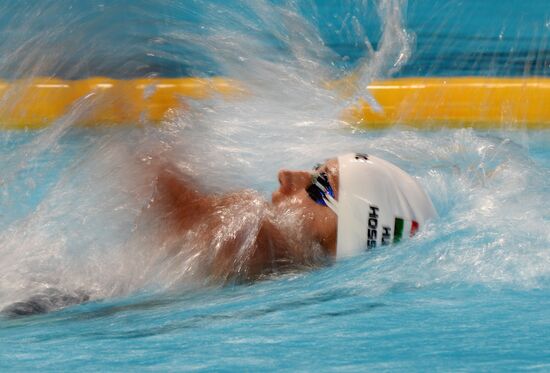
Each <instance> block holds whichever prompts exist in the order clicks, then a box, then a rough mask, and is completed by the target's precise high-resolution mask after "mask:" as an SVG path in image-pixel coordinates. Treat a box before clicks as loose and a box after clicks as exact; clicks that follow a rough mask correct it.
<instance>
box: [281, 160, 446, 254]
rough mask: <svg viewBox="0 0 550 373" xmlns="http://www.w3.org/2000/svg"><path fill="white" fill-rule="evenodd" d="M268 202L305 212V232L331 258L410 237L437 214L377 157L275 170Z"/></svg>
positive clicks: (408, 182)
mask: <svg viewBox="0 0 550 373" xmlns="http://www.w3.org/2000/svg"><path fill="white" fill-rule="evenodd" d="M279 183H280V188H279V190H277V191H276V192H275V193H273V197H272V199H273V203H274V204H275V205H283V206H286V207H291V208H300V209H301V210H302V211H303V212H304V225H305V229H306V230H307V231H308V232H310V233H311V235H312V236H313V238H314V239H316V240H318V241H319V242H320V243H321V244H322V245H323V246H324V247H325V248H326V249H327V250H328V251H329V252H330V253H331V254H333V255H336V256H338V257H343V256H349V255H355V254H357V253H360V252H362V251H365V250H368V249H371V248H375V247H378V246H382V245H387V244H391V243H396V242H399V241H400V240H401V239H404V238H405V237H408V236H412V235H413V234H414V233H415V232H416V231H417V230H418V229H419V228H420V227H422V226H423V225H424V223H425V221H426V220H428V219H430V218H431V217H434V216H435V215H436V212H435V210H434V208H433V205H432V202H431V201H430V199H429V197H428V196H427V195H426V193H425V192H424V190H423V189H422V188H421V187H420V186H419V185H418V184H417V183H416V181H415V180H414V179H413V178H412V177H411V176H410V175H408V174H407V173H406V172H404V171H403V170H401V169H400V168H398V167H397V166H395V165H393V164H391V163H389V162H387V161H384V160H382V159H380V158H377V157H374V156H370V155H365V154H358V153H350V154H345V155H342V156H339V157H338V158H336V159H331V160H329V161H327V162H326V163H325V164H323V165H319V166H316V167H315V169H314V170H313V172H307V171H287V170H282V171H280V172H279Z"/></svg>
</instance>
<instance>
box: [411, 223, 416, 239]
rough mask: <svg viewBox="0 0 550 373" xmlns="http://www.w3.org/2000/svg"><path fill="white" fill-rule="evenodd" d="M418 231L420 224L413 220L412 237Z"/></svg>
mask: <svg viewBox="0 0 550 373" xmlns="http://www.w3.org/2000/svg"><path fill="white" fill-rule="evenodd" d="M417 231H418V223H417V222H416V221H414V220H413V221H412V224H411V237H412V236H414V235H415V234H416V232H417Z"/></svg>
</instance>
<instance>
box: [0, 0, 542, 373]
mask: <svg viewBox="0 0 550 373" xmlns="http://www.w3.org/2000/svg"><path fill="white" fill-rule="evenodd" d="M329 3H330V4H329ZM0 25H3V26H0V32H2V34H3V35H5V36H6V37H5V38H4V39H3V40H0V52H2V53H0V56H1V57H0V77H1V78H3V79H15V78H20V77H24V76H42V75H46V76H57V77H60V78H64V79H78V78H85V77H89V76H99V75H103V76H109V77H113V78H118V79H124V78H133V77H140V76H150V77H156V76H215V75H224V76H230V77H233V78H236V79H239V81H242V82H244V83H245V84H247V86H248V87H249V88H250V89H251V91H252V92H254V95H251V97H247V98H246V99H243V100H239V101H227V100H224V99H223V98H219V97H214V98H212V99H210V100H205V101H197V102H194V101H186V102H185V104H186V105H187V106H188V107H190V108H191V110H176V111H174V112H173V113H171V114H170V116H168V117H167V119H166V121H165V123H164V124H163V125H162V126H158V127H150V126H122V127H116V128H114V127H108V126H106V127H100V128H82V127H79V126H78V125H77V123H78V117H79V115H80V114H81V113H82V112H85V111H86V110H87V109H88V108H89V105H93V104H94V102H93V100H91V101H86V100H83V101H82V102H79V103H78V105H75V107H74V108H73V109H72V110H71V112H69V113H68V114H67V115H66V116H64V117H62V118H60V119H59V120H58V121H56V122H55V123H52V124H51V126H49V127H48V128H45V129H42V130H40V131H27V132H24V131H4V132H0V144H1V147H0V170H2V171H1V173H0V308H1V309H8V310H9V309H12V310H13V309H14V308H13V307H14V305H17V304H18V302H23V304H25V305H26V307H31V308H32V307H35V311H47V312H44V313H38V314H35V315H30V316H24V317H21V316H19V317H18V316H14V315H13V314H11V315H10V314H9V312H4V313H2V314H0V370H1V371H3V372H4V371H28V370H31V369H39V370H41V371H56V372H57V371H72V370H75V369H77V370H79V371H99V370H101V371H134V370H157V371H190V370H205V371H243V370H245V371H264V370H281V371H353V372H356V371H364V370H383V371H407V372H409V371H434V370H436V371H476V372H477V371H518V370H534V371H550V311H549V309H550V229H549V226H550V184H549V183H548V180H549V179H550V132H549V131H526V130H523V129H521V126H519V129H517V130H513V131H510V130H508V129H507V128H505V127H503V128H502V129H498V130H494V131H490V132H481V131H474V130H472V129H469V128H464V129H459V130H449V129H440V130H433V131H418V130H413V129H412V128H409V127H407V126H406V125H400V126H398V127H395V128H392V129H390V130H385V131H364V130H358V129H354V130H352V129H350V128H349V127H347V126H346V125H345V124H343V123H342V122H341V121H340V120H339V113H340V112H341V110H342V108H345V107H347V105H349V103H350V102H351V100H353V99H356V98H357V97H361V96H362V95H363V94H364V93H362V92H358V93H357V95H356V97H352V98H342V97H340V96H339V95H338V94H336V93H335V92H333V91H331V90H330V89H328V88H326V86H325V85H324V84H323V82H325V81H326V79H329V78H337V77H340V76H342V75H344V74H345V73H349V72H350V71H351V70H352V69H354V68H357V67H360V66H363V70H361V74H362V75H361V79H362V81H364V82H368V81H370V80H372V79H375V78H376V79H379V78H389V77H396V76H449V75H452V76H463V75H480V76H542V77H548V73H549V69H550V64H549V61H550V59H549V54H548V53H549V52H548V40H549V36H550V8H548V5H547V4H546V2H544V1H532V2H530V3H529V5H528V6H526V5H521V4H520V3H518V2H514V1H493V0H490V1H484V2H475V1H438V0H437V1H427V0H426V1H425V0H419V1H410V2H409V3H408V4H407V3H405V2H399V1H380V2H371V1H364V2H356V1H341V2H338V3H334V4H333V3H331V2H323V1H313V2H308V1H297V2H295V1H291V2H282V1H272V2H267V1H231V2H225V1H224V2H222V1H214V2H201V1H191V2H185V3H184V2H175V1H158V2H144V1H143V2H142V1H135V2H134V1H131V2H130V1H120V2H117V3H116V4H111V5H110V4H106V3H101V2H95V1H62V2H57V3H56V4H54V5H47V6H46V5H34V4H31V3H30V2H17V3H14V2H8V1H0ZM159 147H162V148H163V149H165V150H167V151H169V152H170V154H172V156H173V159H174V161H175V162H177V163H178V164H180V165H185V167H187V169H188V170H190V171H191V172H192V173H193V174H194V175H199V177H200V179H201V182H202V183H203V184H204V186H205V188H207V189H208V190H210V191H212V192H220V191H231V190H237V189H242V188H252V189H256V190H258V191H259V192H260V193H261V194H262V195H263V196H265V198H266V199H268V198H269V196H270V193H271V191H273V190H274V189H276V188H277V177H276V172H277V170H278V169H280V168H283V167H285V168H297V169H299V168H305V169H310V168H311V167H312V166H313V165H314V164H315V163H317V162H319V161H323V160H324V159H326V158H329V157H333V156H335V155H338V154H340V153H343V152H347V151H351V150H355V151H361V152H366V153H370V154H373V155H377V156H380V157H382V158H385V159H387V160H389V161H392V162H394V163H396V164H397V165H399V166H400V167H402V168H403V169H405V170H406V171H407V172H409V173H410V174H412V175H414V176H415V177H416V178H417V180H418V182H419V183H420V184H422V185H423V186H424V187H425V188H426V190H427V192H428V194H429V195H430V196H431V198H432V200H433V202H434V205H435V207H436V210H437V211H438V214H439V216H438V218H437V219H434V220H433V221H431V222H430V223H429V224H428V226H426V227H425V229H424V230H422V231H421V232H420V233H419V234H418V235H417V236H416V237H415V238H414V239H412V240H408V241H406V242H404V243H402V244H399V245H395V246H391V247H388V248H384V249H376V250H372V251H370V252H366V253H364V254H363V255H360V256H357V257H353V258H349V259H345V260H339V261H335V262H334V263H331V264H329V265H327V266H323V267H319V268H308V269H304V270H301V271H293V272H290V273H282V274H278V275H275V276H272V277H269V278H267V279H264V280H262V281H257V282H253V283H246V284H229V285H226V286H221V285H219V284H212V283H209V282H208V281H206V280H205V279H204V278H202V277H201V276H199V275H197V274H196V273H194V272H193V269H192V268H191V269H189V268H188V269H185V270H184V269H182V270H181V271H173V270H169V265H167V264H165V263H163V262H162V261H161V262H158V261H155V258H156V256H155V255H156V254H155V253H156V251H155V247H154V245H151V241H149V240H148V233H147V232H146V231H145V230H142V228H144V225H140V222H139V211H140V210H141V209H142V208H143V204H144V203H145V201H146V198H144V197H143V196H146V195H147V193H148V191H149V189H148V188H149V187H150V185H148V184H147V180H146V178H144V176H143V175H142V173H141V172H140V171H139V168H136V163H139V162H140V161H143V159H145V158H146V157H148V156H149V155H150V154H151V153H152V152H153V151H154V149H158V148H159ZM157 259H158V258H157ZM33 302H34V303H33ZM19 305H21V303H19ZM12 313H13V312H12Z"/></svg>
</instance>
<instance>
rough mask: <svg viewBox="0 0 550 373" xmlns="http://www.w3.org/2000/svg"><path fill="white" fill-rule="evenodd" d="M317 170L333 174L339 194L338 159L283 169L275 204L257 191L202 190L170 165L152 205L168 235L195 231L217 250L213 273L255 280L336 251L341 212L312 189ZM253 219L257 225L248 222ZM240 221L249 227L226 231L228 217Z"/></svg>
mask: <svg viewBox="0 0 550 373" xmlns="http://www.w3.org/2000/svg"><path fill="white" fill-rule="evenodd" d="M315 172H326V173H327V175H328V178H329V182H330V184H331V186H332V187H333V189H334V191H335V196H336V198H338V162H337V160H334V159H332V160H329V161H327V162H326V163H325V164H323V165H320V166H319V167H318V168H317V169H316V170H315V171H313V172H311V171H290V170H281V171H279V173H278V178H279V184H280V186H279V189H278V190H277V191H275V192H274V193H273V195H272V202H271V203H268V202H267V201H262V200H261V199H259V198H258V195H257V193H254V192H253V191H246V190H245V191H239V192H234V193H228V194H222V195H207V194H204V193H201V192H200V191H199V190H198V189H197V188H196V187H194V185H193V183H191V182H189V181H188V180H186V178H185V177H184V175H182V174H181V173H180V172H179V171H178V170H177V169H176V168H174V167H171V166H168V167H166V166H165V167H161V168H160V170H159V172H158V176H157V178H156V192H155V195H154V197H153V198H152V202H151V205H150V206H149V208H150V209H151V210H154V211H155V214H157V216H158V218H159V219H160V221H161V222H162V224H163V227H164V231H165V235H164V237H165V240H167V241H170V240H177V238H178V237H182V236H183V235H184V234H185V233H186V232H195V236H193V237H194V239H195V240H199V241H200V242H202V243H203V246H202V247H204V250H211V253H209V255H210V258H211V260H209V262H208V263H209V264H208V268H207V269H206V270H207V271H208V272H209V276H212V277H213V278H215V279H220V280H229V279H241V280H249V279H255V278H258V277H260V276H262V275H265V274H269V273H272V272H274V271H278V270H281V269H285V268H288V267H296V266H308V265H314V264H316V262H318V261H319V259H320V258H327V257H332V256H334V255H335V253H336V225H337V217H336V215H335V214H334V212H332V210H330V209H329V208H328V207H326V206H321V205H318V204H316V203H315V202H314V201H313V200H312V199H311V198H310V197H309V196H308V194H307V192H306V188H307V187H308V186H309V185H310V184H311V182H312V175H313V174H314V173H315ZM251 211H252V213H251ZM284 214H293V216H298V219H297V220H296V222H297V224H298V225H299V226H298V227H296V226H293V228H292V229H289V228H288V227H287V226H285V224H282V223H281V220H282V219H281V216H283V220H284V216H285V215H284ZM241 215H242V217H241ZM247 219H248V220H247ZM251 220H254V222H256V221H257V224H256V223H254V224H248V223H247V221H251ZM235 221H237V222H241V221H244V223H243V224H242V226H243V227H247V229H245V228H242V229H236V230H234V231H231V232H230V233H229V234H226V233H224V232H225V231H224V229H225V228H226V226H227V225H228V224H229V223H228V222H235ZM250 227H253V228H252V229H251V228H250ZM251 232H252V233H251ZM297 232H298V233H297ZM224 234H225V236H224ZM254 235H255V236H254ZM251 236H252V237H251ZM220 237H222V238H223V239H220ZM168 246H169V249H168V251H169V254H170V255H178V254H179V251H180V250H182V246H181V245H171V246H170V245H168ZM243 247H244V248H246V250H243ZM319 254H321V255H319Z"/></svg>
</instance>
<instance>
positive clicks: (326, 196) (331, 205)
mask: <svg viewBox="0 0 550 373" xmlns="http://www.w3.org/2000/svg"><path fill="white" fill-rule="evenodd" d="M315 185H316V186H317V187H318V188H319V189H321V190H322V191H323V192H324V195H323V196H322V198H323V201H325V203H326V205H327V207H329V208H330V209H331V210H332V211H333V212H334V213H335V214H336V215H338V202H337V201H336V200H335V199H334V198H333V197H332V196H331V195H330V193H329V192H328V190H327V188H325V186H324V185H323V184H321V183H320V182H318V181H315Z"/></svg>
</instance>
